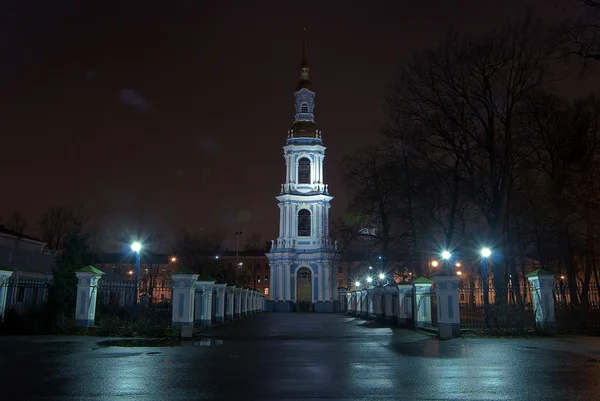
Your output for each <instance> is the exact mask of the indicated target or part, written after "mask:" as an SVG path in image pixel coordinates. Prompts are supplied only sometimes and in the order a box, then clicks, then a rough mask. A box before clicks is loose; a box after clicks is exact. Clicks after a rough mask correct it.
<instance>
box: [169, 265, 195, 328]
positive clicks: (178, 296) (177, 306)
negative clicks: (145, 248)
mask: <svg viewBox="0 0 600 401" xmlns="http://www.w3.org/2000/svg"><path fill="white" fill-rule="evenodd" d="M171 278H172V279H173V302H172V303H173V311H172V313H171V327H175V328H179V329H180V330H181V337H192V335H193V334H194V297H195V295H196V294H195V292H196V288H195V282H196V279H197V278H198V275H197V274H192V273H187V272H185V271H182V272H181V273H172V274H171Z"/></svg>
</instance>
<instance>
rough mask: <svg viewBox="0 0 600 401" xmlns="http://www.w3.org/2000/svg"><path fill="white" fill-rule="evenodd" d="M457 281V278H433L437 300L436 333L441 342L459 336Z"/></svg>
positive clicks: (458, 278)
mask: <svg viewBox="0 0 600 401" xmlns="http://www.w3.org/2000/svg"><path fill="white" fill-rule="evenodd" d="M459 280H460V277H459V276H436V277H434V278H433V281H434V282H435V296H436V298H437V299H436V300H437V322H438V327H439V330H438V333H439V337H440V338H441V339H442V340H447V339H450V338H452V336H455V337H456V336H459V335H460V310H459V305H458V281H459Z"/></svg>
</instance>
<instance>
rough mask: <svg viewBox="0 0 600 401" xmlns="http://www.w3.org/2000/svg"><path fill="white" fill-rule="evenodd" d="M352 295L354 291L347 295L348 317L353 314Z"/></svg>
mask: <svg viewBox="0 0 600 401" xmlns="http://www.w3.org/2000/svg"><path fill="white" fill-rule="evenodd" d="M354 295H355V293H354V291H350V292H349V293H348V314H349V315H353V314H354V305H353V302H354Z"/></svg>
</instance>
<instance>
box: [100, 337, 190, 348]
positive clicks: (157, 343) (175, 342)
mask: <svg viewBox="0 0 600 401" xmlns="http://www.w3.org/2000/svg"><path fill="white" fill-rule="evenodd" d="M98 345H100V346H101V347H179V346H180V345H181V340H180V339H178V338H156V339H152V338H148V339H133V338H132V339H131V340H129V339H126V340H105V341H99V342H98Z"/></svg>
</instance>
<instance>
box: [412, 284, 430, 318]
mask: <svg viewBox="0 0 600 401" xmlns="http://www.w3.org/2000/svg"><path fill="white" fill-rule="evenodd" d="M432 284H433V281H432V280H429V279H427V278H425V277H419V278H418V279H416V280H415V281H413V287H414V294H415V295H414V297H415V327H417V328H418V327H425V325H427V324H431V295H429V293H430V292H431V285H432Z"/></svg>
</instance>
